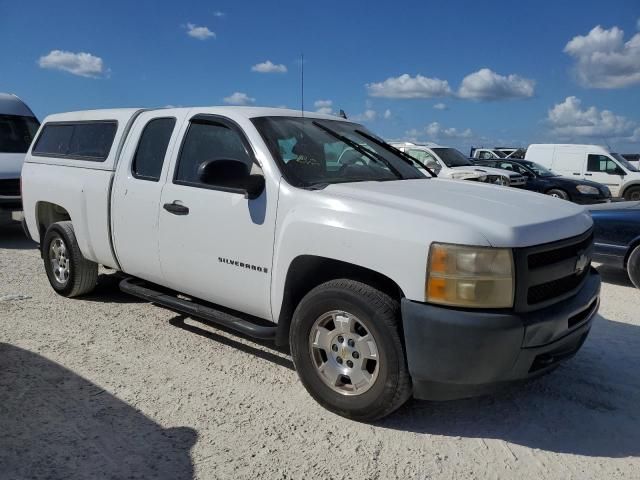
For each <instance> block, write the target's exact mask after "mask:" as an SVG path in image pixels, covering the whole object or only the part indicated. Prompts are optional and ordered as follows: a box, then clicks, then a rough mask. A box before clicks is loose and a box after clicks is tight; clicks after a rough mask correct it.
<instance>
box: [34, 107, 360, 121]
mask: <svg viewBox="0 0 640 480" xmlns="http://www.w3.org/2000/svg"><path fill="white" fill-rule="evenodd" d="M140 111H159V112H166V113H169V112H189V111H193V113H194V114H196V113H199V114H212V115H223V116H228V117H231V118H234V117H235V118H237V117H244V118H256V117H305V118H317V119H322V120H338V121H349V120H348V119H347V120H345V119H343V118H342V117H338V116H335V115H325V114H322V113H317V112H302V111H300V110H294V109H287V108H272V107H236V106H213V107H179V108H173V107H166V108H112V109H100V110H80V111H75V112H65V113H55V114H52V115H49V116H48V117H47V118H46V119H45V121H47V122H56V121H57V122H61V121H62V122H63V121H77V120H106V119H115V120H119V119H123V118H126V117H131V116H133V115H134V114H136V113H137V112H140Z"/></svg>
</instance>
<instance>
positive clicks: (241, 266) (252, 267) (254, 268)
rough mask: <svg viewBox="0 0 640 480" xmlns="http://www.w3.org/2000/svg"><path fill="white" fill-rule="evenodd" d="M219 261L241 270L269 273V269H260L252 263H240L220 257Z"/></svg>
mask: <svg viewBox="0 0 640 480" xmlns="http://www.w3.org/2000/svg"><path fill="white" fill-rule="evenodd" d="M218 261H219V262H220V263H226V264H227V265H233V266H236V267H240V268H246V269H247V270H253V271H256V272H262V273H269V269H268V268H267V267H258V266H256V265H251V264H250V263H244V262H240V261H238V260H230V259H228V258H223V257H218Z"/></svg>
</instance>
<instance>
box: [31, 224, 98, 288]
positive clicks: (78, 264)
mask: <svg viewBox="0 0 640 480" xmlns="http://www.w3.org/2000/svg"><path fill="white" fill-rule="evenodd" d="M42 256H43V259H44V268H45V270H46V272H47V277H48V278H49V283H50V284H51V287H53V289H54V290H55V291H56V292H57V293H59V294H60V295H62V296H64V297H77V296H79V295H83V294H85V293H89V292H90V291H91V290H93V289H94V288H95V286H96V282H97V280H98V264H97V263H94V262H92V261H90V260H87V259H86V258H84V257H83V256H82V252H80V247H79V246H78V241H77V240H76V235H75V233H74V231H73V225H72V224H71V222H69V221H65V222H57V223H54V224H53V225H51V226H50V227H49V228H48V230H47V233H46V235H45V237H44V243H43V245H42Z"/></svg>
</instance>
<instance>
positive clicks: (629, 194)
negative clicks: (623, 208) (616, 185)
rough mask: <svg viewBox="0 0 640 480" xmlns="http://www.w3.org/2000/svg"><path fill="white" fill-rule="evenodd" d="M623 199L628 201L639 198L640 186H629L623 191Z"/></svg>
mask: <svg viewBox="0 0 640 480" xmlns="http://www.w3.org/2000/svg"><path fill="white" fill-rule="evenodd" d="M624 199H625V200H626V201H628V202H631V201H638V200H640V187H629V188H627V189H626V190H625V191H624Z"/></svg>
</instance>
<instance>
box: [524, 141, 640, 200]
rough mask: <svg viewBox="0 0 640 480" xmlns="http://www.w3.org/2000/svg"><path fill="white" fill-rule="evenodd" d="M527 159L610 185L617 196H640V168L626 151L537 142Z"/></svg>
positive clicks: (629, 197) (595, 146) (557, 171)
mask: <svg viewBox="0 0 640 480" xmlns="http://www.w3.org/2000/svg"><path fill="white" fill-rule="evenodd" d="M525 159H526V160H531V161H532V162H538V163H540V164H542V165H544V166H545V167H547V168H549V169H551V170H553V171H554V172H556V173H557V174H559V175H564V176H566V177H571V178H580V179H585V180H593V181H594V182H598V183H601V184H603V185H606V186H607V187H609V190H611V195H612V196H614V197H624V199H625V200H640V172H639V171H638V170H637V169H636V167H634V166H633V165H632V164H631V163H629V161H628V160H626V159H625V158H623V157H622V155H620V154H619V153H611V152H609V150H608V149H606V148H605V147H602V146H600V145H573V144H553V143H549V144H533V145H530V146H529V148H528V149H527V153H526V155H525Z"/></svg>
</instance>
